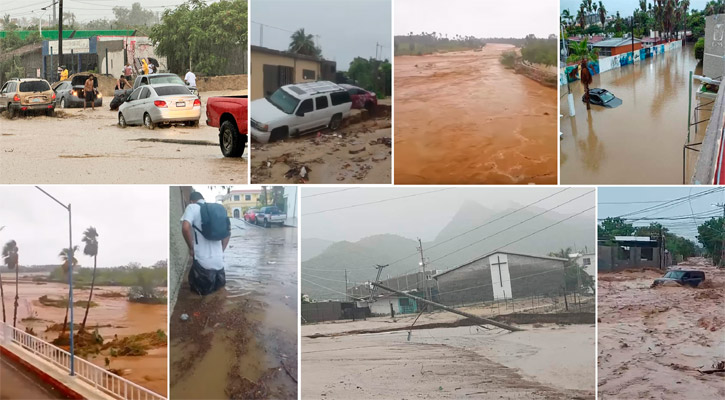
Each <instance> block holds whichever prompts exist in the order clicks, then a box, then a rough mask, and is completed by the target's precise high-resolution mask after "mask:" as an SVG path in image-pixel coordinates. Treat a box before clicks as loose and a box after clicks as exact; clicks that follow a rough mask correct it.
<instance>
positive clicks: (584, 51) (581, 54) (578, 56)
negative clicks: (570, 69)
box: [567, 39, 599, 110]
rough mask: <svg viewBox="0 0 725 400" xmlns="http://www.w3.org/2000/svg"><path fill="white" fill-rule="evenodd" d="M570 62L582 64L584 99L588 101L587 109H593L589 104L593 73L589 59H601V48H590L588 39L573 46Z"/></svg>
mask: <svg viewBox="0 0 725 400" xmlns="http://www.w3.org/2000/svg"><path fill="white" fill-rule="evenodd" d="M569 50H570V52H571V53H570V55H569V58H568V59H567V61H568V62H573V63H577V64H579V65H580V66H581V72H580V74H579V79H580V80H581V82H582V85H584V101H585V102H586V103H587V110H590V109H591V105H590V104H589V85H590V84H591V83H592V74H591V73H590V72H589V60H592V61H597V60H598V59H599V49H593V50H589V46H588V43H587V40H586V39H583V40H582V41H581V42H579V43H578V44H574V45H572V46H571V48H570V49H569Z"/></svg>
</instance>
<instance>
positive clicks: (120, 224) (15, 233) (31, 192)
mask: <svg viewBox="0 0 725 400" xmlns="http://www.w3.org/2000/svg"><path fill="white" fill-rule="evenodd" d="M41 187H42V188H43V189H44V190H45V191H47V192H48V193H50V194H51V195H53V196H54V197H55V198H57V199H58V200H60V201H61V202H63V203H64V204H68V203H71V205H72V207H71V209H72V210H73V244H74V245H79V246H80V250H81V251H82V250H83V242H81V238H82V237H83V231H84V230H85V229H86V228H88V227H89V226H94V227H95V228H96V229H97V230H98V235H99V236H98V242H99V252H98V267H99V268H102V267H115V266H119V265H126V264H128V263H129V262H132V261H136V262H140V263H141V264H142V265H144V266H150V265H152V264H153V263H155V262H156V261H159V260H165V259H166V258H167V255H168V241H169V240H168V237H169V225H168V223H167V221H168V219H169V211H168V203H169V200H168V199H169V189H168V187H165V186H149V185H144V186H126V185H104V186H99V185H92V186H53V185H46V186H41ZM3 225H4V226H5V228H4V229H3V230H2V231H0V242H1V244H3V245H4V244H5V243H6V242H8V241H9V240H15V241H16V242H17V243H18V248H19V249H20V264H21V265H41V264H58V265H60V260H59V258H58V253H59V252H60V251H61V250H62V249H64V248H67V247H68V212H67V211H66V210H65V209H64V208H63V207H61V206H60V205H59V204H58V203H56V202H55V201H53V200H52V199H51V198H49V197H47V196H46V195H45V194H43V193H42V192H41V191H39V190H38V189H36V188H35V187H33V186H0V226H3ZM76 259H78V262H79V263H80V264H81V265H83V266H86V267H87V266H92V265H93V260H92V259H91V258H90V257H88V256H85V255H83V254H80V255H77V256H76Z"/></svg>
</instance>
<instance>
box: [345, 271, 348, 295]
mask: <svg viewBox="0 0 725 400" xmlns="http://www.w3.org/2000/svg"><path fill="white" fill-rule="evenodd" d="M348 300H349V296H348V295H347V269H345V301H348Z"/></svg>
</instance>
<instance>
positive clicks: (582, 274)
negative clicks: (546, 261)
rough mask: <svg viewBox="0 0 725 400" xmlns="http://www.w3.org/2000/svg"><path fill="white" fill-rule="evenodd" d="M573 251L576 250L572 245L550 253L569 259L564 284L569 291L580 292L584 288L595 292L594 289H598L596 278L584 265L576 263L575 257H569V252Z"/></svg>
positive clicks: (566, 263) (550, 254)
mask: <svg viewBox="0 0 725 400" xmlns="http://www.w3.org/2000/svg"><path fill="white" fill-rule="evenodd" d="M572 253H574V251H573V250H572V249H571V247H567V248H566V249H560V250H559V251H557V252H553V253H549V256H551V257H558V258H564V259H566V260H567V261H566V262H565V263H564V285H565V288H566V291H567V292H569V293H572V292H576V293H580V292H581V291H582V290H583V291H591V292H592V293H594V290H595V289H596V284H595V282H594V278H593V277H592V276H591V275H589V274H588V273H587V271H586V269H585V268H584V267H582V266H579V264H577V263H576V259H575V258H571V257H569V254H572Z"/></svg>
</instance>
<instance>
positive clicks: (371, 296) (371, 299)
mask: <svg viewBox="0 0 725 400" xmlns="http://www.w3.org/2000/svg"><path fill="white" fill-rule="evenodd" d="M388 265H390V264H385V265H380V264H377V265H375V269H377V270H378V276H377V277H375V282H380V274H382V273H383V268H385V267H387V266H388ZM376 288H377V287H376V286H374V287H373V288H372V290H370V301H373V296H375V289H376Z"/></svg>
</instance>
